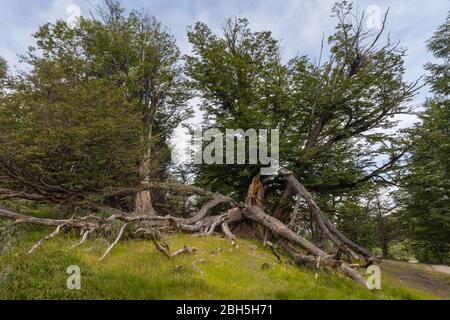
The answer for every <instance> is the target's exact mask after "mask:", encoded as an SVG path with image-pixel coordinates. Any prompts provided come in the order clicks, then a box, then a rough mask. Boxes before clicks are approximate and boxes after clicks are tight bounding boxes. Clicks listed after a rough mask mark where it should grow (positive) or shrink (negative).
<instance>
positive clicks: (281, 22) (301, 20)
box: [0, 0, 450, 126]
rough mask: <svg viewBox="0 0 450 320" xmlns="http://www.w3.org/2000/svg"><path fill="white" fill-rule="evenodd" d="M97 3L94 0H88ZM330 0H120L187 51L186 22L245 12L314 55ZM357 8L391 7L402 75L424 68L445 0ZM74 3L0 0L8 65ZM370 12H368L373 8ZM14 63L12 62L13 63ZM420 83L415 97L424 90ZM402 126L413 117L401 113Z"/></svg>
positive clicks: (397, 0) (291, 49) (286, 53)
mask: <svg viewBox="0 0 450 320" xmlns="http://www.w3.org/2000/svg"><path fill="white" fill-rule="evenodd" d="M90 2H91V3H96V2H97V0H90ZM334 2H335V0H240V1H239V0H150V1H144V0H123V1H122V3H123V5H124V6H125V7H127V8H135V9H143V10H145V11H146V12H148V13H149V14H151V15H154V16H155V17H156V18H158V19H159V20H160V21H162V23H163V24H164V25H165V26H166V27H167V28H168V29H169V30H170V31H171V32H172V33H173V34H174V36H175V37H176V38H177V41H178V45H179V47H180V48H181V50H182V52H183V53H189V50H190V46H189V44H188V43H187V41H186V27H187V26H189V25H192V24H193V23H194V22H196V21H203V22H206V23H207V24H208V25H210V27H211V28H213V29H215V30H219V29H220V28H221V26H222V25H223V23H224V21H225V19H227V18H229V17H246V18H248V19H249V20H250V24H251V26H252V28H253V29H254V30H271V31H272V32H273V33H274V35H275V37H276V38H277V39H280V40H281V41H282V47H283V57H284V58H285V59H289V58H290V57H292V56H295V55H297V54H300V55H303V54H307V55H309V56H310V57H311V58H312V59H314V58H317V57H318V55H319V51H320V42H321V38H322V35H323V34H325V35H329V34H330V33H332V31H333V28H334V25H335V20H334V19H333V18H331V17H330V9H331V7H332V5H333V3H334ZM354 4H355V7H356V8H357V9H358V10H359V12H363V11H365V12H366V13H368V14H369V15H370V14H371V12H373V11H371V8H372V9H373V6H376V8H378V9H379V10H380V12H384V11H385V10H386V9H387V8H388V7H390V16H389V20H388V23H387V27H386V30H387V31H388V32H390V35H391V38H392V39H393V40H400V41H401V44H402V46H403V47H406V48H407V49H408V57H407V58H406V67H407V72H406V78H407V79H408V80H409V81H414V80H415V79H417V78H418V77H420V76H421V75H422V74H424V72H425V71H424V69H423V65H424V64H425V63H427V62H429V61H432V60H433V57H432V56H431V54H430V53H429V52H428V51H427V48H426V41H427V40H428V39H429V38H430V37H431V36H432V34H433V33H434V31H435V30H436V28H437V27H438V26H439V25H440V24H442V23H443V22H444V20H445V17H446V15H447V12H448V11H449V9H450V2H449V0H428V1H419V0H382V1H374V0H361V1H354ZM71 5H76V6H78V7H79V8H80V10H81V14H82V15H88V14H89V10H91V9H92V7H91V5H90V4H89V2H88V1H87V0H42V1H36V0H16V1H11V0H0V8H1V11H0V39H1V41H0V56H3V57H4V58H5V59H6V60H7V61H8V62H9V64H10V65H11V66H14V65H18V58H17V54H21V53H24V52H25V51H26V49H27V47H28V46H29V45H32V44H33V38H32V37H31V34H32V33H33V32H35V31H36V30H37V28H38V26H39V25H42V24H44V23H46V22H48V21H55V20H56V19H61V18H62V19H69V17H70V13H69V12H68V8H69V7H70V6H71ZM372 14H373V13H372ZM13 68H14V67H13ZM427 91H428V90H427V88H424V89H423V90H422V92H421V93H420V95H419V96H418V97H416V99H415V101H414V103H415V104H420V103H421V102H423V101H424V99H425V98H426V97H427V96H428V95H429V94H428V92H427ZM402 120H403V126H408V125H411V124H412V123H413V122H414V121H415V119H414V118H408V117H404V118H403V119H402Z"/></svg>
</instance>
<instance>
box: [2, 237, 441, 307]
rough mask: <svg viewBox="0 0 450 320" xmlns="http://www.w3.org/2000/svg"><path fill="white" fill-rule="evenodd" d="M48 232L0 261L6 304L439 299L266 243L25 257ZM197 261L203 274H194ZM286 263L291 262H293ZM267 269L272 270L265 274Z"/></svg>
mask: <svg viewBox="0 0 450 320" xmlns="http://www.w3.org/2000/svg"><path fill="white" fill-rule="evenodd" d="M43 234H44V233H43V232H42V231H31V232H28V233H27V235H26V236H25V237H24V238H23V239H21V241H20V243H19V244H18V245H17V246H16V248H14V249H13V250H11V251H10V252H9V253H7V254H3V255H0V275H1V274H2V273H3V275H2V276H1V278H0V299H433V298H435V297H434V296H432V295H428V294H425V293H423V292H421V291H416V290H413V289H410V288H407V287H404V286H402V285H400V284H399V283H398V281H393V279H392V277H390V276H389V275H386V276H383V275H382V290H375V291H369V290H366V289H364V288H361V287H359V286H357V285H356V284H354V283H353V282H352V281H351V280H348V279H347V278H345V277H343V276H341V275H338V274H327V273H320V274H319V276H318V277H317V278H316V272H315V271H313V270H309V269H307V268H301V267H298V266H293V265H291V264H289V263H286V262H283V263H279V262H277V259H276V257H275V256H274V255H273V254H272V253H271V252H270V250H268V249H267V248H264V247H262V245H261V244H258V243H256V242H253V241H250V240H240V241H239V248H238V249H234V248H233V247H232V246H231V244H230V243H229V241H227V240H225V239H222V238H219V237H207V238H206V237H193V236H190V235H176V236H171V237H169V238H167V242H168V243H169V245H170V248H171V250H176V249H179V248H181V247H183V246H184V245H188V246H195V247H197V248H198V252H197V253H196V254H194V255H181V256H177V257H175V258H174V259H172V260H169V259H167V258H166V257H165V256H163V255H162V254H161V253H160V252H158V251H157V250H156V249H155V248H154V246H153V244H152V243H151V242H149V241H135V240H130V241H121V242H120V243H119V244H118V245H117V246H116V247H114V249H113V250H112V252H111V253H110V255H109V256H108V257H107V258H106V259H105V260H103V261H99V260H98V258H99V257H100V256H101V255H102V254H103V252H104V250H105V248H106V247H107V243H106V242H105V241H102V240H99V239H97V240H91V241H88V242H86V243H85V244H84V245H83V246H82V247H79V248H76V249H73V250H70V246H71V245H73V244H75V243H76V242H77V241H79V238H76V237H73V236H68V235H66V236H59V237H58V238H56V239H54V240H51V241H47V242H45V243H44V245H43V246H42V247H40V248H39V249H38V250H37V251H36V252H35V253H33V254H32V255H31V256H27V255H26V253H27V251H28V250H29V249H30V248H31V246H32V245H33V243H34V242H35V241H37V240H38V239H40V238H41V237H42V235H43ZM201 259H204V261H203V262H201V263H198V268H200V269H201V270H202V271H203V272H204V274H201V273H200V272H198V271H196V270H194V268H193V267H192V264H193V262H195V261H198V260H201ZM283 260H285V261H288V259H287V258H285V257H284V258H283ZM263 264H269V265H270V267H269V268H267V269H263V268H262V265H263ZM70 265H77V266H79V267H80V269H81V290H68V289H67V286H66V281H67V278H68V277H69V274H67V273H66V270H67V267H69V266H70Z"/></svg>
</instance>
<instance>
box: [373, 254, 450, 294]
mask: <svg viewBox="0 0 450 320" xmlns="http://www.w3.org/2000/svg"><path fill="white" fill-rule="evenodd" d="M381 270H382V271H383V272H387V273H388V274H390V275H392V276H393V277H394V278H396V279H398V280H399V281H400V282H402V283H404V284H405V285H407V286H409V287H411V288H414V289H418V290H423V291H427V292H429V293H431V294H434V295H436V296H438V297H439V298H441V299H446V300H450V267H449V266H440V265H427V264H422V263H410V262H402V261H393V260H384V261H383V262H382V264H381Z"/></svg>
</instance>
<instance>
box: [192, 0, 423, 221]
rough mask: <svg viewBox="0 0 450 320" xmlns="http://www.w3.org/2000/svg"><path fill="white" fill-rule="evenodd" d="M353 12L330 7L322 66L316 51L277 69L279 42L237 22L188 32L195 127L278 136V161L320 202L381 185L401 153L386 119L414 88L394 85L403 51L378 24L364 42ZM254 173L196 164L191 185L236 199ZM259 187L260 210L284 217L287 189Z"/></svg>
mask: <svg viewBox="0 0 450 320" xmlns="http://www.w3.org/2000/svg"><path fill="white" fill-rule="evenodd" d="M352 10H353V9H352V5H351V4H349V3H348V2H346V1H343V2H342V3H338V4H336V5H335V7H334V9H333V15H334V17H335V18H336V19H337V27H336V32H335V34H333V35H332V36H330V37H329V39H328V42H329V45H330V47H331V49H330V54H329V58H328V59H327V60H326V61H324V62H322V59H323V56H324V55H325V53H322V55H321V57H320V59H319V62H318V63H313V62H312V61H311V59H310V58H308V57H305V56H301V57H295V58H293V59H291V60H290V61H289V62H288V63H283V61H282V59H281V54H280V44H279V42H278V41H276V40H275V39H274V38H273V37H272V35H271V33H270V32H266V31H264V32H252V31H251V30H250V29H249V27H248V22H247V20H245V19H237V20H234V21H233V20H229V21H228V22H227V24H226V25H225V28H224V30H223V33H222V34H221V35H216V34H214V33H213V32H212V31H211V30H210V29H209V28H208V27H207V26H206V25H205V24H203V23H197V24H196V25H195V26H194V27H192V28H191V29H190V31H189V33H188V38H189V41H190V43H191V44H192V46H193V55H190V56H188V57H187V73H188V75H189V76H190V77H191V79H192V82H193V85H194V87H195V89H196V90H197V92H198V93H199V94H200V97H201V98H202V108H203V110H204V112H205V119H204V127H205V128H206V129H207V128H209V127H217V128H219V129H223V128H242V129H244V130H245V129H248V128H254V129H270V128H278V129H279V130H280V133H281V138H280V154H281V157H282V159H281V163H282V164H283V166H285V167H288V168H290V169H291V170H292V171H293V172H294V174H295V175H296V176H297V177H298V179H300V180H301V182H302V183H303V184H304V185H305V187H307V188H308V189H309V190H311V191H313V192H315V193H316V196H317V197H319V198H320V197H321V196H324V197H328V196H330V195H339V194H341V195H342V194H348V193H351V192H353V191H355V190H358V189H360V188H363V187H364V185H367V183H368V182H370V181H375V182H378V183H382V184H385V183H386V182H389V178H388V176H387V175H386V173H387V172H389V171H391V170H392V169H393V168H394V167H395V165H396V163H397V161H398V160H399V159H400V158H401V157H402V156H403V155H404V153H405V146H404V145H403V144H402V143H401V142H399V141H401V140H400V139H399V135H398V133H397V132H394V133H392V132H389V131H387V130H385V129H388V128H393V127H394V126H395V125H396V121H395V120H394V119H393V117H394V116H395V115H398V114H402V113H409V112H410V111H411V110H410V107H409V106H408V102H409V101H410V99H411V97H413V96H414V94H415V93H416V90H417V89H418V86H417V83H412V84H410V83H406V82H405V81H404V80H403V74H404V65H403V58H404V56H405V52H406V51H405V50H403V49H401V48H400V47H399V44H398V43H392V42H391V41H390V39H389V38H388V39H387V40H386V43H385V44H381V42H382V41H383V31H384V23H383V28H382V30H381V31H380V32H379V33H376V34H373V33H372V32H371V31H368V30H364V25H365V23H364V20H363V18H362V17H361V18H356V20H354V18H353V17H354V15H353V13H352ZM380 159H385V161H384V163H382V164H381V165H380V164H379V162H380ZM259 169H260V168H259V166H258V165H256V166H255V165H253V166H251V165H246V166H238V165H235V166H231V165H208V166H204V165H200V166H198V167H197V174H198V179H197V183H199V184H200V185H208V186H210V187H211V188H212V189H213V190H217V191H220V192H223V193H225V194H229V195H235V194H236V193H237V194H241V195H242V194H245V190H246V188H247V186H248V185H249V184H250V182H251V181H252V178H253V177H254V176H255V175H256V174H257V173H258V172H259ZM264 182H265V187H266V191H267V192H266V194H267V197H266V203H265V204H266V205H267V206H268V208H269V211H271V212H272V214H273V215H274V216H275V217H276V218H278V219H285V218H286V217H287V216H288V214H287V213H286V212H285V209H286V208H289V207H292V200H293V198H292V197H293V195H294V194H295V191H294V189H293V188H292V186H290V185H289V184H285V183H284V181H283V180H280V179H278V178H276V177H275V178H273V179H272V178H267V179H265V181H264ZM238 190H239V192H236V191H238ZM280 194H281V200H280V201H279V202H278V203H277V202H275V198H277V197H278V196H279V195H280Z"/></svg>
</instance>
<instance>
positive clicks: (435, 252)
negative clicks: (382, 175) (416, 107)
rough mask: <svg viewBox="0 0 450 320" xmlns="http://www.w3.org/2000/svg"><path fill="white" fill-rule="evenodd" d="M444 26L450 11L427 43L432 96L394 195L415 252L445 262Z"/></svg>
mask: <svg viewBox="0 0 450 320" xmlns="http://www.w3.org/2000/svg"><path fill="white" fill-rule="evenodd" d="M449 30H450V15H449V17H448V18H447V20H446V22H445V23H444V24H443V25H442V26H441V27H440V28H439V30H438V31H437V32H436V33H435V35H434V36H433V38H432V39H431V42H430V45H429V48H430V50H431V51H432V52H433V53H434V54H435V56H436V58H439V59H441V60H443V63H442V64H438V63H436V64H429V65H427V69H428V70H430V72H431V74H432V75H431V76H430V78H429V80H430V82H431V86H432V89H433V92H434V93H435V96H434V97H433V98H431V99H429V100H428V101H427V103H426V104H425V111H424V112H423V113H422V114H421V115H420V119H421V123H420V124H419V125H417V126H416V127H415V128H413V129H412V130H411V131H410V140H411V144H412V150H411V155H410V158H409V161H408V169H407V171H406V174H405V178H404V184H405V185H406V187H405V188H404V191H405V193H404V194H402V195H401V196H400V197H399V198H400V199H399V200H400V202H401V203H403V204H404V206H405V208H404V210H403V212H402V220H403V221H404V223H405V224H406V225H407V226H408V231H409V238H410V239H411V240H413V244H412V245H413V247H414V251H415V255H416V257H417V258H418V259H419V260H420V261H424V262H434V263H450V193H449V190H450V158H449V156H448V155H449V154H450V131H449V123H450V99H449V93H450V90H449V84H450V73H449V62H450V51H449V49H448V42H449V40H450V33H449Z"/></svg>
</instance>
